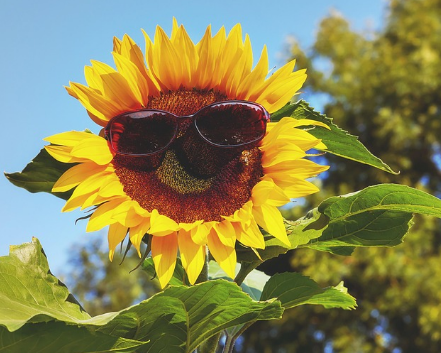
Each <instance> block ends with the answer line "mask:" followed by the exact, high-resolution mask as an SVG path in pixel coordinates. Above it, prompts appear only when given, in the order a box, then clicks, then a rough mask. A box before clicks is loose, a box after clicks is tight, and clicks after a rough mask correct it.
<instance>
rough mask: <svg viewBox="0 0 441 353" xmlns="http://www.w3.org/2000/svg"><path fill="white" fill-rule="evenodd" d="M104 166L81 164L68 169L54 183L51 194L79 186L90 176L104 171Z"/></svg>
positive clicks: (90, 163) (88, 163) (89, 163)
mask: <svg viewBox="0 0 441 353" xmlns="http://www.w3.org/2000/svg"><path fill="white" fill-rule="evenodd" d="M104 169H105V166H100V165H98V164H95V163H93V162H87V163H81V164H78V165H76V166H73V167H72V168H70V169H68V170H67V171H66V172H64V173H63V175H62V176H61V177H60V178H59V179H58V180H57V181H56V183H55V184H54V186H53V187H52V192H64V191H67V190H70V189H72V188H74V187H75V186H77V185H78V184H80V183H81V182H82V181H84V180H85V179H87V178H89V177H90V176H92V175H95V174H97V173H100V172H102V171H104Z"/></svg>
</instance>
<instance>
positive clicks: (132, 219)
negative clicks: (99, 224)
mask: <svg viewBox="0 0 441 353" xmlns="http://www.w3.org/2000/svg"><path fill="white" fill-rule="evenodd" d="M136 205H137V202H135V201H132V200H127V198H126V201H125V202H122V203H120V204H119V205H118V206H117V207H115V209H114V210H113V213H112V220H114V221H118V222H119V223H121V224H124V225H125V226H126V227H130V228H131V227H136V226H137V225H139V224H140V223H142V222H144V220H145V218H148V217H146V216H145V215H143V214H140V212H138V210H137V207H136Z"/></svg>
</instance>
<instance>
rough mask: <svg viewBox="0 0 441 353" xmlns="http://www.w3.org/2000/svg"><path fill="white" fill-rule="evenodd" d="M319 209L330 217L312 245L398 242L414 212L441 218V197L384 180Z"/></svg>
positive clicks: (401, 238)
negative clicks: (326, 225)
mask: <svg viewBox="0 0 441 353" xmlns="http://www.w3.org/2000/svg"><path fill="white" fill-rule="evenodd" d="M318 211H319V212H320V213H322V214H323V215H325V216H326V217H328V218H329V224H328V227H327V228H326V229H324V231H323V234H322V235H321V236H320V237H319V238H316V239H312V240H311V241H310V243H308V244H307V246H308V247H310V248H314V249H317V250H326V251H329V250H328V249H329V248H333V247H341V246H349V247H354V246H395V245H398V244H400V243H401V242H402V241H403V238H404V236H405V235H406V234H407V232H408V230H409V228H410V226H411V219H412V214H413V213H419V214H422V215H428V216H436V217H439V218H441V200H440V199H438V198H436V197H435V196H432V195H430V194H427V193H425V192H424V191H421V190H417V189H414V188H411V187H408V186H405V185H397V184H382V185H375V186H370V187H367V188H366V189H363V190H361V191H359V192H357V193H352V194H349V195H346V196H339V197H331V198H329V199H327V200H325V201H323V202H322V203H321V204H320V205H319V207H318Z"/></svg>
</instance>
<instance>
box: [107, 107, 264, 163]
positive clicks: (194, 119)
mask: <svg viewBox="0 0 441 353" xmlns="http://www.w3.org/2000/svg"><path fill="white" fill-rule="evenodd" d="M222 105H224V106H225V105H241V106H251V108H252V109H256V108H258V109H259V110H261V111H262V113H263V114H262V115H263V116H262V118H261V119H259V121H261V120H262V121H263V122H264V124H265V127H264V129H263V134H262V136H260V137H258V138H256V139H255V140H253V141H249V142H244V143H240V144H237V145H222V144H217V143H215V142H212V141H210V140H208V139H207V138H206V137H205V136H204V135H203V134H202V132H201V131H200V130H199V127H198V125H197V116H198V114H199V113H200V112H201V111H204V110H206V109H209V108H212V107H215V106H222ZM143 112H147V113H153V114H154V113H160V114H166V115H167V117H171V118H173V120H174V130H175V131H174V133H173V136H172V137H171V139H170V141H169V142H168V143H167V144H166V145H165V146H164V147H161V148H160V149H159V150H157V151H154V152H149V153H139V154H137V153H124V152H120V151H116V150H115V148H114V146H113V141H112V133H111V128H112V125H113V123H114V122H115V121H117V120H118V119H119V118H121V117H123V116H124V117H126V116H128V117H130V118H131V119H145V118H147V116H142V115H141V114H142V113H143ZM131 115H141V116H139V117H136V116H134V117H132V116H131ZM188 119H192V122H191V123H192V125H194V127H195V129H196V131H197V132H198V134H199V136H200V137H201V138H202V139H203V140H204V141H205V142H207V143H208V144H210V145H212V146H215V147H219V148H226V149H228V148H229V149H232V148H239V147H244V146H247V145H252V144H255V143H257V142H259V141H261V140H262V139H263V138H264V136H265V133H266V127H267V123H268V122H269V121H270V114H269V113H268V111H267V110H266V109H265V108H264V107H263V106H262V105H260V104H258V103H255V102H249V101H244V100H230V101H220V102H215V103H212V104H209V105H207V106H205V107H202V108H201V109H199V110H198V111H197V112H196V113H194V114H191V115H183V116H179V115H176V114H173V113H170V112H167V111H165V110H159V109H142V110H137V111H133V112H126V113H122V114H120V115H117V116H115V117H113V118H112V119H110V120H109V122H108V123H107V125H106V127H105V128H104V138H105V139H106V140H107V141H108V144H109V147H110V148H111V149H112V151H113V152H114V153H115V154H118V155H123V156H132V157H146V156H152V155H155V154H158V153H161V152H163V151H164V150H166V149H167V148H168V147H170V145H171V144H172V143H173V142H174V141H175V140H176V138H177V136H178V133H179V126H180V124H181V123H182V122H185V121H186V120H188Z"/></svg>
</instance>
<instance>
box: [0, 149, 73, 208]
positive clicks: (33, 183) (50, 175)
mask: <svg viewBox="0 0 441 353" xmlns="http://www.w3.org/2000/svg"><path fill="white" fill-rule="evenodd" d="M74 165H75V164H72V163H61V162H58V161H57V160H56V159H54V158H52V157H51V155H50V154H49V153H47V152H46V150H45V149H44V148H43V149H42V150H41V151H40V153H39V154H38V155H37V156H36V157H35V158H34V159H33V160H32V161H31V162H30V163H29V164H28V165H27V166H26V167H25V168H24V169H23V171H21V172H17V173H5V176H6V178H7V179H8V180H9V181H10V182H11V183H12V184H14V185H15V186H18V187H21V188H24V189H26V190H28V191H30V192H48V193H51V194H53V195H55V196H57V197H60V198H62V199H64V200H67V199H68V198H69V197H70V195H71V194H72V192H71V191H69V192H62V193H60V192H52V187H53V186H54V184H55V182H56V181H57V180H58V179H59V178H60V176H61V175H62V174H63V173H64V172H65V171H66V170H68V169H69V168H71V167H73V166H74Z"/></svg>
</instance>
